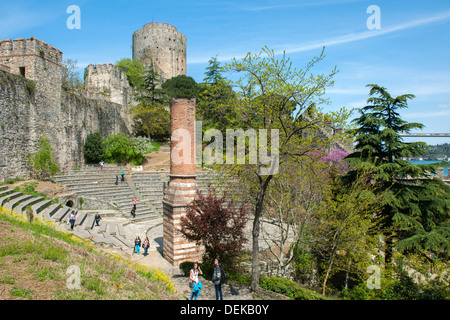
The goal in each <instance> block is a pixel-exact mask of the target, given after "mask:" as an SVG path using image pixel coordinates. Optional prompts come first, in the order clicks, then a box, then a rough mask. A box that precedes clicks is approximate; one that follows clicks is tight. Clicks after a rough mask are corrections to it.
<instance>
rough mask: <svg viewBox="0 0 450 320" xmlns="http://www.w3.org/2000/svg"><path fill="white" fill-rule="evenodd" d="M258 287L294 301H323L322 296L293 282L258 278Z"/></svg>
mask: <svg viewBox="0 0 450 320" xmlns="http://www.w3.org/2000/svg"><path fill="white" fill-rule="evenodd" d="M259 285H260V287H261V288H263V289H266V290H269V291H272V292H275V293H279V294H282V295H285V296H287V297H289V298H291V299H295V300H324V299H327V298H325V297H324V296H323V295H321V294H319V293H317V292H315V291H312V290H308V289H305V288H302V287H300V286H299V285H298V283H296V282H295V281H292V280H288V279H286V278H280V277H270V278H269V277H260V278H259Z"/></svg>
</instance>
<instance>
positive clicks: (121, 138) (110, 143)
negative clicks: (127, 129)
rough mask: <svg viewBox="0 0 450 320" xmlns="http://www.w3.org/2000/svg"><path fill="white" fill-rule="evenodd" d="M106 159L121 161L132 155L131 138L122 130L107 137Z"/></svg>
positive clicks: (108, 160)
mask: <svg viewBox="0 0 450 320" xmlns="http://www.w3.org/2000/svg"><path fill="white" fill-rule="evenodd" d="M104 144H105V161H107V162H116V163H120V162H122V161H124V160H125V159H127V158H128V157H129V155H130V151H131V150H130V139H129V138H128V137H127V136H126V135H125V134H124V133H122V132H119V133H117V134H114V135H111V136H109V137H107V138H106V139H105V142H104Z"/></svg>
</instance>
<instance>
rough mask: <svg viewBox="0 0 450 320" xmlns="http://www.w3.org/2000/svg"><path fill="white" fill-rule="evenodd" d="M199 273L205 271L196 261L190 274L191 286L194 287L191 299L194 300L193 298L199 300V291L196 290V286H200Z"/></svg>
mask: <svg viewBox="0 0 450 320" xmlns="http://www.w3.org/2000/svg"><path fill="white" fill-rule="evenodd" d="M199 274H203V272H202V270H201V269H200V267H199V266H198V263H197V262H196V263H194V266H193V268H192V269H191V271H190V274H189V280H190V284H189V286H190V287H191V288H192V293H191V297H190V299H189V300H192V299H193V298H194V299H195V300H197V298H198V293H199V291H198V290H195V289H196V287H197V288H198V286H199V281H198V275H199Z"/></svg>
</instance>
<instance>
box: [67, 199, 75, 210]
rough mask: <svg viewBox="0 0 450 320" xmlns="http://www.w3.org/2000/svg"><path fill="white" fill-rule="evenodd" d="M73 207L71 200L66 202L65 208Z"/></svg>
mask: <svg viewBox="0 0 450 320" xmlns="http://www.w3.org/2000/svg"><path fill="white" fill-rule="evenodd" d="M73 205H74V203H73V201H72V200H69V201H67V202H66V207H70V208H73Z"/></svg>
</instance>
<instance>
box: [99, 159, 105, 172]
mask: <svg viewBox="0 0 450 320" xmlns="http://www.w3.org/2000/svg"><path fill="white" fill-rule="evenodd" d="M104 164H105V162H104V161H103V160H102V161H100V170H103V165H104Z"/></svg>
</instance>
